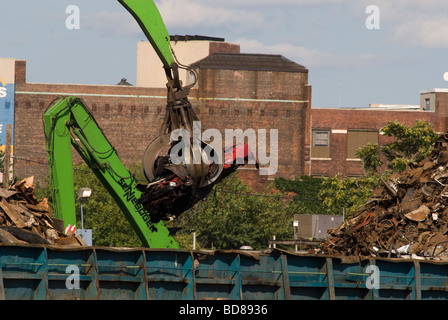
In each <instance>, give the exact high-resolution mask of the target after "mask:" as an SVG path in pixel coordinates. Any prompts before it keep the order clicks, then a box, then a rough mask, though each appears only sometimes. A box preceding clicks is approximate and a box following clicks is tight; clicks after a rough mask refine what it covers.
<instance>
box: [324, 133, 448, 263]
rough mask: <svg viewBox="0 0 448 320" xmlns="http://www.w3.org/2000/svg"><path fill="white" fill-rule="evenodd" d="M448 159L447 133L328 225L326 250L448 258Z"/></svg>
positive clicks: (344, 252) (421, 257) (338, 252)
mask: <svg viewBox="0 0 448 320" xmlns="http://www.w3.org/2000/svg"><path fill="white" fill-rule="evenodd" d="M447 164H448V133H447V134H443V135H440V136H439V139H438V141H437V143H436V145H435V147H434V150H433V151H432V153H431V154H430V155H429V156H428V157H427V158H426V159H424V160H423V161H421V162H419V163H410V164H409V165H408V166H407V168H406V170H404V171H403V172H401V173H397V174H394V175H392V176H391V177H390V178H389V179H388V180H387V181H386V180H382V182H383V185H382V187H381V188H380V189H379V190H378V191H377V192H376V193H375V196H374V197H373V198H372V199H370V200H369V201H367V202H366V203H365V204H364V205H363V206H362V207H361V208H360V209H359V210H358V211H357V212H355V214H354V215H353V216H352V218H350V219H348V220H346V221H345V222H344V223H342V224H341V225H340V226H339V227H337V228H335V229H332V230H329V231H328V233H329V235H328V237H327V240H326V241H325V242H324V243H323V244H322V245H321V247H320V250H321V252H323V253H326V254H332V255H345V256H352V255H355V256H388V257H390V256H391V255H393V256H399V257H412V258H420V259H443V260H448V165H447Z"/></svg>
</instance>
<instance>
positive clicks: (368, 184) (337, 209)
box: [319, 175, 380, 217]
mask: <svg viewBox="0 0 448 320" xmlns="http://www.w3.org/2000/svg"><path fill="white" fill-rule="evenodd" d="M379 181H380V180H379V176H378V175H369V176H366V177H359V178H358V177H345V178H340V177H339V176H334V177H329V178H326V179H325V180H324V181H323V182H322V189H321V190H320V192H319V197H321V198H322V199H323V205H324V206H325V208H326V211H327V214H334V215H343V214H344V215H345V217H349V216H350V215H351V214H352V213H354V212H355V211H357V210H358V209H359V208H360V207H361V206H362V205H363V204H364V203H365V202H366V201H367V200H368V199H369V198H370V197H372V195H373V191H374V190H375V188H376V187H377V186H378V183H379Z"/></svg>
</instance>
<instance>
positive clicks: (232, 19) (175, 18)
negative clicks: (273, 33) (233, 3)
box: [157, 0, 264, 29]
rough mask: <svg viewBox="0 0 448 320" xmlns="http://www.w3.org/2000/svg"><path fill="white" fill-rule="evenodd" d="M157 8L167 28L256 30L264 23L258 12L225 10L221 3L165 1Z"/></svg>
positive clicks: (180, 0)
mask: <svg viewBox="0 0 448 320" xmlns="http://www.w3.org/2000/svg"><path fill="white" fill-rule="evenodd" d="M157 7H158V8H159V11H160V13H161V15H162V17H163V20H164V22H165V24H166V25H167V27H168V28H169V27H185V28H187V27H188V28H190V27H197V26H200V27H201V28H207V27H212V28H215V27H222V28H235V29H239V28H243V29H246V28H256V27H257V26H260V25H262V24H263V22H264V16H263V15H262V14H261V13H259V12H257V11H247V10H239V9H237V8H231V9H229V8H225V7H223V6H220V4H219V3H216V2H213V3H206V4H199V3H198V2H193V1H190V0H163V1H161V2H160V3H159V4H158V5H157Z"/></svg>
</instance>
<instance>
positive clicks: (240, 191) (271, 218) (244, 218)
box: [178, 174, 292, 249]
mask: <svg viewBox="0 0 448 320" xmlns="http://www.w3.org/2000/svg"><path fill="white" fill-rule="evenodd" d="M268 191H269V190H267V191H265V192H261V193H257V194H254V193H252V190H251V188H250V187H249V186H248V185H247V184H244V183H242V182H241V180H240V178H239V177H238V175H237V174H232V175H230V176H229V177H227V178H226V179H224V180H223V181H222V182H221V183H220V184H218V185H216V186H215V187H214V188H213V190H212V192H211V193H210V195H209V196H208V198H207V199H206V200H205V201H203V202H200V203H198V204H196V206H195V207H194V208H193V209H192V210H190V211H187V212H185V213H183V215H181V216H180V218H179V223H180V226H181V227H182V231H181V232H180V233H179V235H178V237H179V238H180V237H182V236H184V237H185V235H191V233H192V232H193V231H195V232H196V233H197V239H198V243H199V245H200V246H201V247H203V248H212V247H213V248H221V249H237V248H239V247H241V246H243V245H249V246H251V247H253V248H254V249H262V248H266V247H267V245H268V241H269V240H270V239H272V236H274V235H275V236H277V239H290V238H291V237H292V227H291V225H292V215H291V213H290V212H289V211H288V209H287V208H286V209H285V203H284V202H283V200H282V198H281V195H275V194H271V193H269V192H268Z"/></svg>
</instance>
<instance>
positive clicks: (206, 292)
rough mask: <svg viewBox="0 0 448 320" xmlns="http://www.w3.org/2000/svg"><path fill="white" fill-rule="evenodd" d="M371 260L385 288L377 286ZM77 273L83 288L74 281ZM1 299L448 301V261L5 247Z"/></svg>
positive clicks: (0, 264)
mask: <svg viewBox="0 0 448 320" xmlns="http://www.w3.org/2000/svg"><path fill="white" fill-rule="evenodd" d="M368 267H369V268H368ZM371 267H375V268H376V269H377V270H378V272H379V273H378V276H379V277H378V280H379V281H378V285H379V287H375V288H371V289H369V288H368V286H367V284H368V279H369V278H370V277H371V276H372V274H371V273H368V271H367V270H370V269H371ZM73 277H75V278H76V279H77V281H78V282H77V287H76V288H73V287H72V288H69V286H70V284H73V282H71V280H73V279H75V278H73ZM0 299H14V300H21V299H22V300H34V299H35V300H45V299H46V300H58V299H70V300H73V299H80V300H88V299H100V300H113V299H121V300H146V299H153V300H169V299H176V300H194V299H197V300H202V299H205V300H207V299H229V300H240V299H245V300H284V299H300V300H421V299H440V300H448V264H447V263H442V262H438V263H436V262H430V261H413V260H397V259H380V258H377V259H373V258H371V259H366V260H361V261H354V262H347V261H346V262H344V261H343V260H341V259H339V258H337V257H322V256H302V255H294V254H291V253H288V252H283V251H273V252H272V253H270V254H262V253H257V252H252V253H251V254H249V253H248V252H244V251H211V252H206V251H184V250H173V249H166V250H159V249H128V250H124V249H121V250H118V249H113V248H95V247H87V248H74V249H60V248H54V247H45V246H0Z"/></svg>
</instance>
